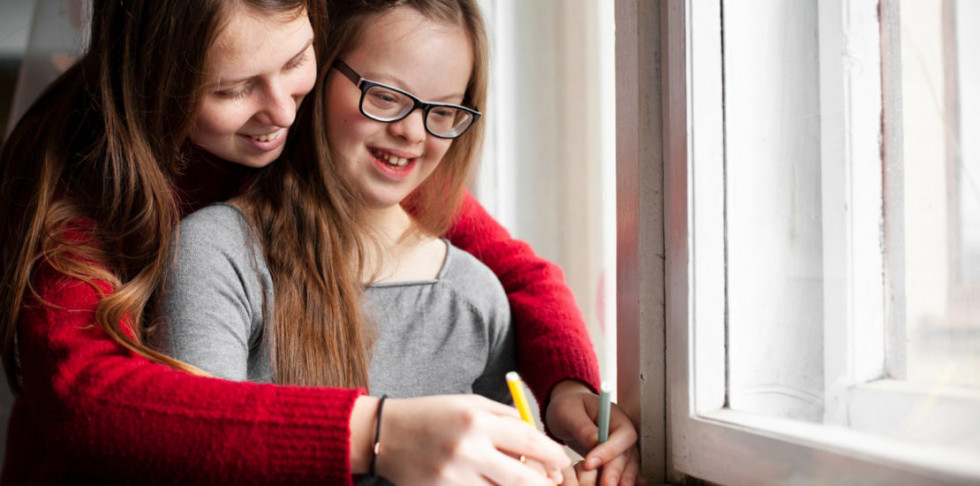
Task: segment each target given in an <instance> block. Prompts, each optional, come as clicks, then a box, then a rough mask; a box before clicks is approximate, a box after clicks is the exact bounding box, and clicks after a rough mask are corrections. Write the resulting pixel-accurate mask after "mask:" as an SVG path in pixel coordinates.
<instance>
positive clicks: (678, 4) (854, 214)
mask: <svg viewBox="0 0 980 486" xmlns="http://www.w3.org/2000/svg"><path fill="white" fill-rule="evenodd" d="M651 3H652V2H651ZM651 3H645V2H642V1H637V0H618V1H617V12H616V15H617V78H618V79H617V89H618V92H617V97H618V98H619V101H618V103H617V109H618V110H619V111H618V112H617V119H618V121H619V124H620V128H619V131H620V135H619V138H618V143H617V149H618V153H617V159H618V181H619V184H618V187H617V191H618V193H619V202H620V205H619V206H618V213H619V224H620V226H619V232H618V238H619V244H618V249H619V251H620V253H619V255H618V261H619V278H618V287H619V349H620V361H619V362H620V401H621V403H622V404H623V405H624V407H626V409H627V410H628V411H629V412H630V413H632V414H633V415H634V417H635V418H638V419H639V420H640V422H641V427H640V428H641V449H642V450H643V460H644V475H645V476H646V477H647V478H648V479H652V480H654V481H662V480H670V481H673V482H681V481H683V480H684V479H685V478H686V477H696V478H700V479H704V480H708V481H712V482H717V483H722V484H799V483H809V482H824V483H832V484H850V483H862V484H864V483H876V484H878V483H880V484H890V483H897V484H963V483H970V482H975V481H977V480H978V479H980V461H978V460H977V455H976V453H970V452H966V451H963V450H959V449H950V448H945V447H941V446H929V445H921V444H918V443H915V442H908V441H898V440H894V439H891V438H888V437H884V436H881V435H874V434H868V433H864V432H868V431H871V432H885V433H888V431H889V429H890V428H891V427H892V426H893V422H891V423H889V422H883V421H881V420H880V417H881V415H882V411H887V412H888V413H886V414H885V415H888V414H892V415H893V417H892V419H903V418H905V419H907V418H908V417H909V416H910V415H909V410H910V409H909V408H908V407H909V406H915V404H921V403H922V400H923V398H924V397H925V398H928V399H930V400H934V401H942V402H943V403H944V405H943V406H946V405H947V404H948V405H949V406H953V407H960V408H959V411H958V412H954V413H960V414H962V415H960V417H967V418H968V420H967V421H966V424H965V425H966V426H967V427H968V428H969V427H970V426H971V425H974V422H973V419H970V417H976V416H977V410H978V408H977V403H980V402H978V401H977V398H978V397H976V396H973V394H971V393H957V394H952V393H946V392H940V393H936V392H935V391H934V390H923V389H922V388H921V387H915V386H912V385H910V384H908V383H906V382H903V381H900V380H896V379H893V378H901V377H902V369H903V368H902V367H903V366H904V363H903V359H902V355H901V353H893V352H891V351H890V350H891V349H894V348H895V347H896V344H897V343H896V340H900V339H901V335H900V334H898V337H896V333H888V332H887V329H886V328H887V326H898V325H900V324H903V323H902V322H901V318H900V317H898V316H896V315H895V314H900V311H901V307H900V305H901V302H900V301H899V306H887V305H885V302H886V301H888V300H891V299H893V298H894V297H895V296H896V295H899V296H900V294H901V291H902V289H901V288H900V287H899V285H900V281H901V278H902V277H903V275H902V271H903V269H902V266H901V263H900V259H899V258H898V257H897V256H896V255H900V250H901V244H902V241H901V240H900V239H898V238H892V237H891V236H889V237H888V239H887V241H886V239H885V237H884V236H883V235H885V234H886V232H885V231H884V229H883V228H884V225H885V218H884V215H883V211H884V210H883V207H884V205H885V204H886V202H887V204H888V207H889V208H892V207H893V203H894V202H895V201H896V200H897V199H900V196H901V195H900V193H896V192H894V191H893V190H892V189H891V188H893V187H895V186H896V184H894V182H895V181H896V180H898V181H900V180H901V174H900V173H895V172H888V171H882V170H881V169H882V167H883V166H882V164H881V163H880V162H881V158H882V155H881V153H882V151H883V150H884V152H885V154H886V155H885V157H900V156H901V151H900V148H897V147H898V146H900V140H901V138H900V132H899V136H898V137H894V136H893V134H894V132H890V133H889V137H881V123H882V122H881V120H882V117H884V118H885V120H886V122H885V123H888V121H887V120H889V119H891V121H894V120H895V118H894V117H897V116H899V115H898V113H897V110H896V107H895V106H881V105H880V100H881V99H882V97H881V96H880V93H881V91H880V90H881V89H884V90H885V91H886V92H887V91H888V90H893V89H898V88H899V87H898V86H897V85H895V84H894V83H895V81H894V77H892V76H887V75H886V76H885V78H884V83H883V82H882V79H883V78H882V75H881V70H884V72H885V73H888V72H889V70H891V69H895V66H893V65H889V64H885V65H881V64H880V61H879V60H880V59H881V57H880V52H881V50H882V49H887V50H893V49H896V48H895V44H894V43H895V42H897V32H894V31H893V30H892V29H890V28H889V27H888V22H883V23H882V25H881V36H870V37H869V36H854V35H853V33H854V32H855V31H858V30H861V29H868V28H870V27H873V28H874V29H878V28H879V27H878V21H879V20H878V19H879V18H885V19H887V17H888V16H889V15H894V14H895V10H894V9H895V8H896V7H895V5H894V2H892V1H890V0H883V2H882V4H881V5H880V6H876V8H874V9H871V10H869V9H868V8H867V7H868V5H869V2H865V1H863V0H856V1H848V0H830V1H827V0H821V1H820V2H819V25H820V28H819V29H820V35H821V37H822V38H824V39H836V40H838V41H840V40H841V39H847V43H846V45H845V44H842V43H838V44H836V45H834V44H832V43H823V44H822V45H821V59H820V62H821V74H820V76H821V78H820V85H821V111H822V113H824V114H825V117H826V118H824V119H823V120H822V126H821V129H822V130H823V131H824V135H825V136H823V137H822V138H821V151H822V152H821V170H822V172H823V173H824V178H825V179H824V180H825V184H823V186H822V187H824V192H823V194H822V195H821V199H822V201H824V202H823V207H822V210H823V212H824V214H825V215H827V217H825V218H824V228H823V232H824V234H825V236H824V241H823V244H824V245H825V252H828V253H825V254H829V255H831V257H830V258H827V259H826V261H827V262H836V265H837V266H836V267H834V266H832V264H830V263H825V267H824V272H825V275H830V276H832V277H835V278H837V280H835V279H833V278H828V279H825V288H824V291H825V293H826V295H827V297H826V299H825V304H824V311H825V312H826V313H827V322H833V323H834V326H831V327H830V328H828V329H826V330H825V341H824V343H823V344H824V346H825V350H826V353H825V356H826V359H825V362H826V363H827V364H828V366H826V367H825V377H826V378H825V390H824V398H825V401H824V403H825V408H824V417H823V418H824V422H825V423H826V424H821V423H811V422H803V421H797V420H789V419H785V418H774V417H770V416H765V415H760V414H752V413H747V412H739V411H734V410H731V409H729V408H727V392H728V390H727V388H726V387H727V376H726V366H727V363H726V349H725V346H726V340H725V332H726V331H725V325H726V322H725V318H726V316H725V309H724V301H725V297H726V295H725V293H726V291H725V279H724V268H725V248H724V245H725V244H724V201H723V198H724V190H723V187H724V179H723V177H724V176H723V175H722V174H719V173H718V172H719V171H717V170H712V169H713V168H716V167H719V166H723V165H722V164H723V163H724V161H723V158H724V148H723V141H724V138H723V137H724V131H723V125H722V115H723V114H722V108H721V106H722V105H721V100H722V85H721V83H722V75H721V74H722V73H721V69H722V59H721V49H720V48H719V46H720V42H721V38H720V34H721V28H720V21H719V19H720V10H719V9H720V2H717V1H715V2H704V1H701V0H665V1H661V2H658V3H654V4H653V5H651ZM879 7H880V9H879ZM845 34H847V35H845ZM892 52H895V51H892ZM842 53H843V54H842ZM648 56H649V57H648ZM630 63H635V65H634V66H632V67H630V66H629V64H630ZM868 69H871V70H878V71H876V72H874V73H871V74H869V73H868ZM875 90H878V91H877V92H878V94H879V96H871V97H868V96H853V95H854V94H855V93H868V92H875ZM660 95H662V98H661V96H660ZM869 98H870V99H869ZM885 99H889V98H887V97H886V98H885ZM876 100H877V101H876ZM828 113H829V114H836V115H837V116H836V117H835V116H826V114H828ZM890 117H891V118H890ZM835 118H836V119H835ZM896 140H898V142H897V144H898V145H896ZM869 160H870V161H878V162H879V163H870V164H869V163H867V161H869ZM862 162H863V164H862ZM883 172H884V176H883V175H882V174H883ZM885 186H890V188H889V189H887V190H886V188H885ZM660 194H662V199H660V196H659V195H660ZM869 194H870V195H869ZM624 202H625V207H624V204H623V203H624ZM895 207H898V208H899V209H900V208H901V206H900V205H896V206H895ZM869 232H870V233H869ZM645 238H648V239H649V240H647V239H645ZM883 247H884V248H887V249H888V252H882V248H883ZM651 254H652V255H651ZM883 254H886V255H888V256H887V257H885V258H883V257H882V256H881V255H883ZM658 257H660V258H658ZM832 280H835V281H832ZM842 282H844V284H843V285H841V283H842ZM661 306H662V307H661ZM658 312H663V313H664V314H665V316H666V319H665V321H664V320H662V319H661V318H660V317H659V316H658ZM868 322H871V323H877V325H866V323H868ZM886 323H887V324H886ZM869 343H871V346H870V352H869V349H868V346H869ZM658 355H659V356H662V357H664V359H665V362H664V363H660V362H658V361H659V360H658V359H657V356H658ZM842 356H843V357H844V358H845V359H840V357H842ZM831 358H833V359H831ZM631 366H636V367H637V368H636V369H637V370H638V371H637V373H636V374H632V373H627V371H628V370H629V369H631V368H630V367H631ZM664 369H665V370H666V371H665V375H666V381H665V382H663V381H660V380H659V379H658V376H657V374H658V373H659V372H660V371H662V370H664ZM658 393H659V394H660V395H659V396H663V395H666V404H665V408H666V423H664V422H662V421H661V419H660V418H659V417H660V415H659V411H660V410H662V409H661V408H660V406H659V404H658V398H657V397H658ZM882 403H888V404H889V406H888V407H882ZM640 404H642V405H640ZM903 407H905V408H904V409H903ZM948 410H949V409H943V408H934V409H933V410H932V412H931V413H932V416H929V414H928V413H926V414H923V415H920V416H919V417H918V419H921V420H942V419H943V418H944V413H948ZM944 411H945V412H944ZM902 414H904V415H902ZM947 417H948V415H947ZM976 423H980V422H976ZM961 424H962V423H961ZM844 426H847V427H844ZM848 427H849V428H848ZM970 430H977V429H976V428H975V427H974V428H972V429H970ZM862 431H864V432H862ZM661 451H663V453H661Z"/></svg>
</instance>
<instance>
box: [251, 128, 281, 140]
mask: <svg viewBox="0 0 980 486" xmlns="http://www.w3.org/2000/svg"><path fill="white" fill-rule="evenodd" d="M281 134H282V130H276V131H274V132H272V133H270V134H267V135H258V136H253V137H252V140H255V141H258V142H271V141H273V140H275V139H277V138H279V135H281Z"/></svg>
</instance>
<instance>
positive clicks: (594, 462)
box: [585, 457, 602, 470]
mask: <svg viewBox="0 0 980 486" xmlns="http://www.w3.org/2000/svg"><path fill="white" fill-rule="evenodd" d="M600 462H602V461H600V460H599V458H598V457H590V458H589V459H587V460H586V461H585V468H586V469H589V470H592V469H595V468H597V467H599V463H600Z"/></svg>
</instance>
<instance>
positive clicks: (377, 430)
mask: <svg viewBox="0 0 980 486" xmlns="http://www.w3.org/2000/svg"><path fill="white" fill-rule="evenodd" d="M386 398H388V395H387V394H385V395H381V400H379V401H378V418H377V424H375V426H374V449H372V451H373V452H374V454H372V455H371V470H370V471H369V474H370V475H371V476H377V474H375V470H374V468H375V465H376V464H377V463H378V453H379V452H381V409H382V408H383V407H384V406H385V399H386Z"/></svg>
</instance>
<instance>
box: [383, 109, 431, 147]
mask: <svg viewBox="0 0 980 486" xmlns="http://www.w3.org/2000/svg"><path fill="white" fill-rule="evenodd" d="M424 117H425V112H424V111H422V109H416V110H413V111H412V112H411V113H409V114H408V116H406V117H405V118H402V119H401V120H398V121H396V122H392V123H389V124H388V131H389V132H390V133H391V134H392V135H394V136H396V137H399V138H402V139H404V140H405V141H407V142H409V143H421V142H422V141H424V140H425V136H426V135H427V132H426V131H425V121H424V120H423V118H424Z"/></svg>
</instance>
